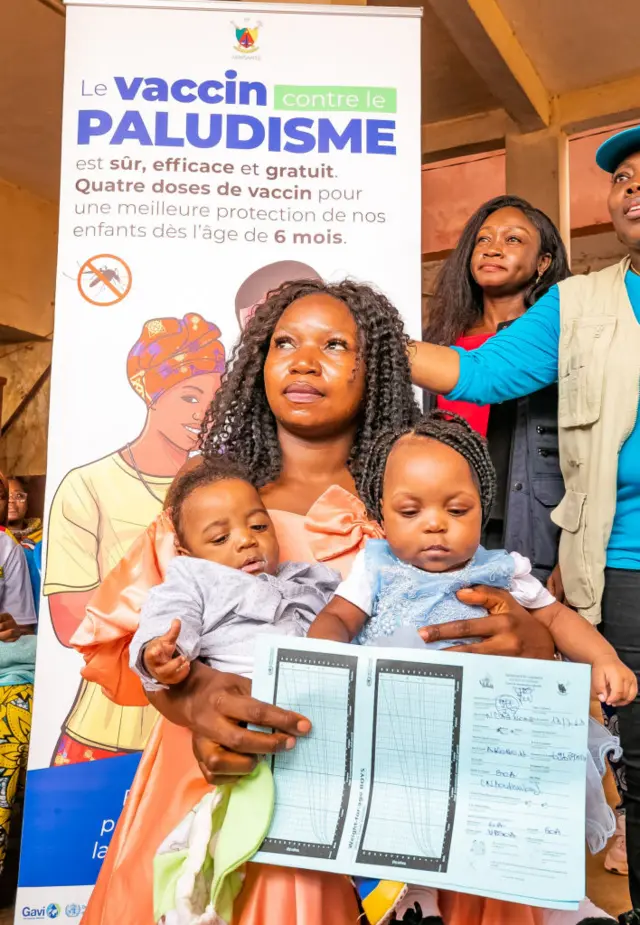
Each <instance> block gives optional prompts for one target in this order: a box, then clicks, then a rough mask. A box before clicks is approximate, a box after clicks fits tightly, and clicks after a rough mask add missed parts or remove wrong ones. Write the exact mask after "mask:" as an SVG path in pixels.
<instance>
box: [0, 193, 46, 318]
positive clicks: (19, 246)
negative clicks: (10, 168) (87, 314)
mask: <svg viewBox="0 0 640 925" xmlns="http://www.w3.org/2000/svg"><path fill="white" fill-rule="evenodd" d="M57 231H58V208H57V206H56V205H54V204H53V203H51V202H46V201H45V200H44V199H39V198H38V197H37V196H33V195H32V194H31V193H28V192H27V191H26V190H23V189H18V187H15V186H11V185H10V184H9V183H5V182H4V181H3V180H0V324H9V325H12V326H13V327H18V328H21V329H22V330H23V331H29V332H31V333H32V334H38V335H41V336H47V335H48V334H50V333H51V331H52V330H53V293H54V285H55V266H56V247H57V244H56V242H57Z"/></svg>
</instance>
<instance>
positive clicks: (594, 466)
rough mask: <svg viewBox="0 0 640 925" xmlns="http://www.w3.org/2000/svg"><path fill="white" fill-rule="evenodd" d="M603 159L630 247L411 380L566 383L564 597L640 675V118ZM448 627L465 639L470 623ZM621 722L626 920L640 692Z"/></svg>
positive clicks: (635, 916) (562, 418)
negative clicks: (603, 266)
mask: <svg viewBox="0 0 640 925" xmlns="http://www.w3.org/2000/svg"><path fill="white" fill-rule="evenodd" d="M596 162H597V163H598V165H599V166H600V167H601V168H602V169H603V170H605V171H607V173H609V174H611V186H610V190H609V197H608V206H609V212H610V214H611V221H612V222H613V226H614V228H615V231H616V234H617V236H618V238H619V240H620V241H621V242H622V243H623V244H624V245H625V246H626V248H627V250H628V255H627V256H626V257H625V258H624V259H623V260H622V261H620V263H618V264H616V265H615V266H612V267H607V268H606V269H604V270H600V271H599V272H597V273H591V274H590V275H588V276H575V277H572V278H570V279H566V280H564V281H562V282H560V283H559V284H558V285H556V286H554V287H552V288H551V289H550V290H549V292H548V293H547V294H546V295H544V296H543V297H542V298H541V299H540V300H539V301H538V302H536V304H535V305H534V306H532V308H530V309H529V311H528V312H526V314H525V315H523V316H522V317H521V318H519V319H518V320H517V321H516V322H514V323H513V324H512V325H511V326H510V327H509V328H508V329H507V330H505V331H502V332H500V333H499V334H497V335H496V336H495V337H494V338H492V339H491V340H490V341H489V342H488V343H487V344H485V345H484V346H482V347H480V348H479V349H478V350H474V351H472V352H467V351H465V350H459V349H455V348H449V347H438V346H435V345H433V344H422V343H417V344H414V345H412V347H411V357H412V377H413V381H414V383H415V384H416V385H419V386H421V387H422V388H425V389H429V390H430V391H432V392H437V393H440V394H445V395H447V397H448V398H450V399H453V400H462V401H469V402H475V403H477V404H479V405H486V404H495V403H498V402H503V401H507V400H508V399H513V398H519V397H520V396H523V395H527V394H531V393H532V392H535V391H537V390H538V389H541V388H544V387H545V386H547V385H550V384H551V383H552V382H556V381H557V382H558V393H559V403H558V443H559V453H560V465H561V469H562V474H563V478H564V482H565V494H564V497H563V499H562V501H561V502H560V504H559V505H558V507H557V508H556V509H555V510H554V512H553V514H552V519H553V521H554V522H555V523H556V524H557V525H558V526H559V527H560V528H561V539H560V569H561V573H562V580H563V583H564V591H565V595H566V598H567V600H568V602H569V603H570V604H571V605H572V606H573V607H575V608H576V609H577V610H579V611H580V613H582V615H583V616H584V617H585V618H586V619H588V620H590V621H591V622H592V623H594V624H600V630H601V632H602V633H603V635H604V636H605V638H606V639H608V641H609V642H610V643H611V644H612V645H613V646H614V648H615V649H616V651H617V653H618V655H619V656H620V658H621V659H622V661H623V662H625V664H626V665H628V666H629V668H631V669H632V670H633V671H635V672H636V674H640V610H639V602H640V415H639V414H638V404H639V399H640V126H635V127H633V128H629V129H626V130H625V131H622V132H619V133H617V134H616V135H614V136H613V137H611V138H609V139H607V141H605V142H604V144H602V145H601V146H600V148H599V149H598V151H597V154H596ZM529 489H530V486H524V485H522V484H521V483H520V482H518V483H514V484H513V485H511V486H510V490H511V491H523V490H529ZM440 635H441V637H442V638H450V639H456V638H459V636H460V627H459V626H458V625H456V624H450V626H449V628H448V630H447V631H446V632H445V633H444V634H443V632H442V628H440ZM618 721H619V730H620V738H621V744H622V747H623V750H624V759H623V760H624V765H625V771H626V783H627V792H626V794H625V797H624V803H625V810H626V838H627V857H628V871H629V890H630V893H631V900H632V904H633V909H632V910H631V911H630V912H628V913H625V914H624V915H623V916H621V917H620V922H622V923H625V925H640V699H636V701H635V702H634V703H632V704H630V705H629V706H627V707H624V708H623V709H622V710H620V711H619V714H618Z"/></svg>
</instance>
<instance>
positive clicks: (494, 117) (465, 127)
mask: <svg viewBox="0 0 640 925" xmlns="http://www.w3.org/2000/svg"><path fill="white" fill-rule="evenodd" d="M514 131H516V128H515V126H514V124H513V122H512V121H511V119H510V118H509V116H508V115H507V113H506V112H505V111H504V109H492V110H490V111H489V112H479V113H474V115H472V116H462V118H459V119H446V120H443V121H442V122H429V123H426V124H425V125H423V126H422V159H423V161H435V160H441V159H443V158H445V157H458V156H462V155H463V154H470V153H472V151H473V150H474V149H476V150H480V149H481V150H485V151H489V150H491V149H492V148H498V147H500V146H502V145H503V144H504V139H505V138H506V136H507V133H508V132H514ZM452 152H454V153H452Z"/></svg>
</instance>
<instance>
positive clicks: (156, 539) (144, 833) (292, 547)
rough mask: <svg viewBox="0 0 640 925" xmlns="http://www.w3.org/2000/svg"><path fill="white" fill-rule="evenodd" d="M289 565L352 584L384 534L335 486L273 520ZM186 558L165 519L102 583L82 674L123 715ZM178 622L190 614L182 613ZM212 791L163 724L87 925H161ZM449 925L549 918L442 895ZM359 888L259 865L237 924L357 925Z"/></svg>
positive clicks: (184, 743)
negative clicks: (161, 900)
mask: <svg viewBox="0 0 640 925" xmlns="http://www.w3.org/2000/svg"><path fill="white" fill-rule="evenodd" d="M270 514H271V517H272V519H273V521H274V524H275V528H276V532H277V535H278V540H279V543H280V556H281V559H282V560H286V559H289V560H294V561H313V560H318V561H322V562H327V563H328V564H329V565H331V566H332V567H333V568H336V569H337V570H338V571H340V572H341V573H342V574H343V575H346V574H347V573H348V571H349V569H350V567H351V564H352V561H353V558H354V556H355V554H356V553H357V552H358V551H359V549H360V548H361V547H362V545H363V544H364V541H365V539H366V538H368V537H379V536H380V535H381V531H380V529H379V527H378V526H377V525H376V524H374V523H372V522H371V521H368V520H367V516H366V512H365V508H364V505H363V504H362V503H361V502H360V501H359V500H358V499H357V498H355V497H354V496H353V495H351V494H350V493H349V492H347V491H345V490H344V489H343V488H340V487H339V486H332V487H331V488H329V489H328V490H327V491H326V492H325V493H324V494H323V495H322V496H321V497H320V498H319V499H318V500H317V501H316V503H315V504H314V505H313V506H312V508H311V509H310V511H309V513H308V514H307V516H306V517H303V516H301V515H299V514H291V513H288V512H285V511H270ZM174 555H175V548H174V535H173V532H172V530H171V526H170V523H169V520H168V518H167V517H166V515H165V514H163V515H161V516H160V517H159V518H158V519H157V520H156V521H155V522H154V523H153V524H152V525H151V527H149V529H148V530H147V532H146V533H145V534H144V535H143V536H142V537H141V538H140V539H139V540H138V541H137V542H136V543H135V544H134V545H133V547H132V548H131V550H130V551H129V553H128V554H127V556H125V558H124V559H123V560H122V562H121V563H120V564H119V565H118V566H117V567H116V568H115V569H114V570H113V572H111V573H110V575H109V576H108V577H107V578H106V580H105V581H104V582H103V583H102V585H101V586H100V588H99V589H98V590H97V592H96V594H95V596H94V597H93V599H92V601H91V604H90V605H89V607H88V608H87V615H86V617H85V619H84V621H83V623H82V624H81V626H80V628H79V629H78V631H77V632H76V634H75V636H74V638H73V639H72V644H73V645H74V647H75V648H77V649H78V650H79V651H80V652H81V653H82V654H83V656H84V658H85V661H86V666H85V668H84V669H83V675H84V677H85V678H86V679H87V680H90V681H94V682H96V683H98V684H100V685H101V686H102V687H103V689H104V691H105V693H106V695H107V696H108V697H109V698H110V699H111V700H113V701H114V702H115V703H118V704H121V705H125V706H128V705H144V704H145V703H146V699H145V696H144V693H143V691H142V687H141V685H140V681H139V679H138V678H137V677H136V676H135V675H134V674H133V673H132V672H131V671H130V669H129V656H128V652H129V642H130V640H131V638H132V636H133V634H134V632H135V629H136V625H137V620H138V614H139V612H140V608H141V606H142V603H143V602H144V599H145V597H146V594H147V593H148V591H149V589H150V588H151V587H152V586H153V585H155V584H158V583H159V582H160V581H162V579H163V576H164V573H165V571H166V568H167V566H168V564H169V562H170V561H171V559H172V558H173V557H174ZM178 616H179V615H178ZM207 788H208V785H207V784H206V782H205V781H204V779H203V777H202V775H201V774H200V771H199V769H198V766H197V764H196V762H195V759H194V757H193V753H192V750H191V735H190V733H189V732H188V731H187V730H186V729H183V728H181V727H178V726H174V725H173V724H172V723H170V722H168V720H166V719H164V718H162V719H161V720H160V721H159V722H158V723H157V724H156V726H155V728H154V730H153V732H152V734H151V739H150V741H149V744H148V745H147V748H146V749H145V751H144V754H143V756H142V759H141V761H140V765H139V767H138V772H137V774H136V777H135V780H134V782H133V785H132V787H131V791H130V793H129V797H128V799H127V802H126V804H125V807H124V809H123V811H122V815H121V817H120V821H119V822H118V825H117V827H116V830H115V833H114V835H113V839H112V841H111V845H110V847H109V851H108V853H107V856H106V858H105V861H104V864H103V866H102V869H101V871H100V875H99V877H98V882H97V884H96V886H95V889H94V891H93V894H92V896H91V900H90V902H89V905H88V907H87V910H86V912H85V914H84V916H83V919H82V921H83V923H84V925H129V923H135V925H154V920H153V907H152V860H153V856H154V854H155V852H156V849H157V848H158V847H159V845H160V843H161V842H162V840H163V839H164V837H165V836H166V835H167V834H168V833H169V832H170V831H171V830H172V829H173V828H174V827H175V826H176V825H177V824H178V822H179V821H180V820H181V819H182V818H183V817H184V816H185V815H186V813H187V812H188V811H189V810H190V809H191V808H192V807H193V806H194V805H195V804H196V803H197V802H198V801H199V800H200V799H201V798H202V796H203V795H204V794H205V792H206V791H207ZM440 905H441V908H442V912H443V915H444V919H445V921H446V922H447V925H541V923H542V922H543V917H542V914H541V911H540V910H534V909H530V908H529V907H527V906H520V905H515V904H511V903H503V902H498V901H496V900H486V899H481V898H478V897H474V896H466V895H463V894H456V893H442V892H441V893H440ZM358 919H359V913H358V906H357V902H356V897H355V892H354V889H353V887H352V885H351V883H350V881H349V880H348V878H346V877H340V876H336V875H329V874H323V873H318V872H314V871H301V870H292V869H290V868H285V867H272V866H267V865H262V864H248V865H247V874H246V881H245V885H244V887H243V890H242V893H241V894H240V896H239V898H238V899H237V901H236V905H235V909H234V919H233V925H274V923H275V922H276V921H277V923H278V925H356V923H357V922H358Z"/></svg>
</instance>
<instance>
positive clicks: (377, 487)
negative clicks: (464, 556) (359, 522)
mask: <svg viewBox="0 0 640 925" xmlns="http://www.w3.org/2000/svg"><path fill="white" fill-rule="evenodd" d="M408 434H412V435H415V436H418V437H429V438H430V439H431V440H437V441H438V442H439V443H444V444H445V445H446V446H449V447H451V449H452V450H455V451H456V452H457V453H460V455H461V456H464V458H465V459H466V461H467V462H468V463H469V465H470V466H471V471H472V472H473V474H474V476H475V478H476V479H477V482H478V491H479V494H480V503H481V505H482V521H483V524H486V522H487V520H488V519H489V515H490V513H491V507H492V505H493V499H494V496H495V492H496V471H495V469H494V468H493V463H492V462H491V457H490V455H489V448H488V446H487V441H486V440H485V439H484V437H482V436H481V435H480V434H479V433H477V431H475V430H473V428H472V427H470V425H469V424H468V423H467V422H466V421H465V419H464V418H461V417H460V416H459V415H457V414H452V413H451V412H450V411H442V410H440V409H437V410H435V411H432V412H431V413H430V414H427V415H425V416H424V417H423V418H422V419H421V420H420V421H419V422H418V423H417V424H415V425H414V426H412V427H397V428H395V429H394V430H388V431H386V432H385V433H382V434H380V435H379V436H378V438H377V439H376V441H375V442H374V443H372V445H371V447H370V451H369V453H368V455H367V458H366V460H365V466H364V472H363V476H362V489H361V494H362V500H363V501H364V503H365V505H366V506H367V510H368V512H369V516H370V517H372V518H373V519H374V520H377V521H382V486H383V482H384V473H385V469H386V467H387V460H388V459H389V453H390V452H391V450H392V449H393V447H394V445H395V444H396V443H397V442H398V440H399V439H400V438H401V437H405V436H407V435H408Z"/></svg>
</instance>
